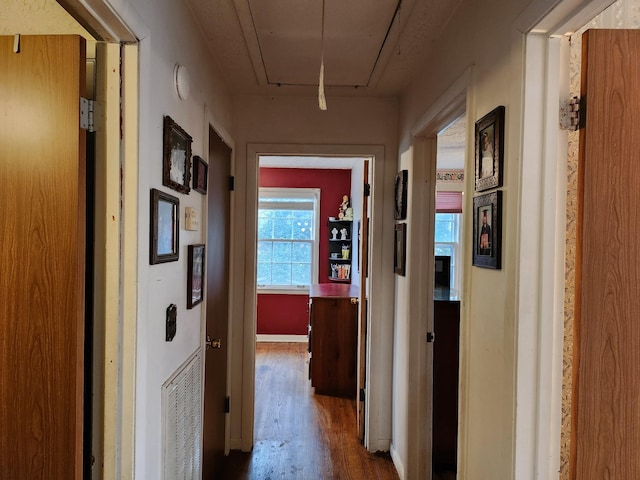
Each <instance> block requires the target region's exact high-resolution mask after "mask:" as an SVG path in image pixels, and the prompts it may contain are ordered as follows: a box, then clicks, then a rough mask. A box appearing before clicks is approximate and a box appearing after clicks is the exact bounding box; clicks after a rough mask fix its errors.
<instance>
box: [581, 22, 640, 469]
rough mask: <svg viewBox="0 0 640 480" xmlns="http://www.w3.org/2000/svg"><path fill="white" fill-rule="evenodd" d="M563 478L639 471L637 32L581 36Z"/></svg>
mask: <svg viewBox="0 0 640 480" xmlns="http://www.w3.org/2000/svg"><path fill="white" fill-rule="evenodd" d="M582 45H583V47H582V48H583V54H582V86H581V89H582V92H581V95H582V97H583V98H585V99H586V102H587V108H586V121H585V128H584V129H582V130H581V132H580V153H579V176H578V199H579V206H578V228H577V238H578V245H577V262H576V272H577V276H576V307H575V309H576V317H575V339H574V348H575V352H574V369H573V389H574V390H573V407H572V408H573V414H572V420H573V426H572V455H571V469H570V470H571V477H572V478H573V479H575V480H580V479H586V478H594V479H596V478H598V479H600V478H610V479H620V480H622V479H625V480H626V479H632V478H640V429H639V428H638V425H640V402H639V401H638V399H640V381H639V379H640V323H639V320H640V294H639V293H640V290H639V286H640V234H639V232H640V153H639V152H640V136H639V135H638V127H639V126H640V93H639V92H640V31H638V30H633V31H627V30H590V31H588V32H586V33H585V34H584V37H583V42H582Z"/></svg>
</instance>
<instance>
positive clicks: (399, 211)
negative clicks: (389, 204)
mask: <svg viewBox="0 0 640 480" xmlns="http://www.w3.org/2000/svg"><path fill="white" fill-rule="evenodd" d="M408 178H409V172H408V171H407V170H401V171H399V172H398V173H396V179H395V184H394V198H395V207H394V209H393V217H394V218H395V219H396V220H404V219H405V218H407V181H408Z"/></svg>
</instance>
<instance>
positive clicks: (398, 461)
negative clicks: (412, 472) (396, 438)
mask: <svg viewBox="0 0 640 480" xmlns="http://www.w3.org/2000/svg"><path fill="white" fill-rule="evenodd" d="M389 453H390V454H391V460H393V465H394V466H395V467H396V470H397V471H398V477H399V478H400V480H405V479H406V478H407V476H406V475H405V473H404V471H405V470H404V463H402V458H400V455H398V452H397V451H396V449H395V448H394V446H393V444H391V448H390V450H389ZM424 478H431V475H429V476H427V477H424Z"/></svg>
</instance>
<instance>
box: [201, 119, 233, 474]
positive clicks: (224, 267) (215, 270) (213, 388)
mask: <svg viewBox="0 0 640 480" xmlns="http://www.w3.org/2000/svg"><path fill="white" fill-rule="evenodd" d="M230 172H231V149H230V148H229V147H227V146H226V145H225V144H224V142H223V141H222V139H221V138H220V137H219V136H218V135H217V134H216V133H215V132H214V131H213V130H210V131H209V181H208V193H207V196H208V200H207V205H208V214H207V244H206V245H207V248H206V259H207V268H206V276H207V312H206V316H207V319H206V324H207V337H208V338H209V339H211V343H212V344H213V347H207V349H206V352H205V375H204V424H203V440H204V444H203V445H204V446H203V478H204V479H206V480H209V479H213V478H216V475H217V473H218V470H219V469H220V468H221V463H222V457H223V455H224V447H225V445H224V443H225V399H226V392H227V351H228V338H227V337H228V327H229V231H230V205H231V202H230V193H229V176H230Z"/></svg>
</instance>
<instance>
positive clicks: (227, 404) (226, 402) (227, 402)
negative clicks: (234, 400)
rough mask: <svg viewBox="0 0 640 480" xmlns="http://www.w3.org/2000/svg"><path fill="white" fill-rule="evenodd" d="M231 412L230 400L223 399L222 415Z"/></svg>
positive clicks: (227, 398)
mask: <svg viewBox="0 0 640 480" xmlns="http://www.w3.org/2000/svg"><path fill="white" fill-rule="evenodd" d="M230 411H231V400H230V399H229V397H224V413H229V412H230Z"/></svg>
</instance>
